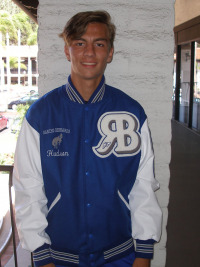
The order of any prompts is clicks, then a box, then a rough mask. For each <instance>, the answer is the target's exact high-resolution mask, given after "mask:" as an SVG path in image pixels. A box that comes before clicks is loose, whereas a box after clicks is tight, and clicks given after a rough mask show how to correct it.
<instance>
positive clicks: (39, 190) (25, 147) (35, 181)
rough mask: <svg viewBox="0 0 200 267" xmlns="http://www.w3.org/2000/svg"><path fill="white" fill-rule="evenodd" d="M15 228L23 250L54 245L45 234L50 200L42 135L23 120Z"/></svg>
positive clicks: (18, 149) (16, 176)
mask: <svg viewBox="0 0 200 267" xmlns="http://www.w3.org/2000/svg"><path fill="white" fill-rule="evenodd" d="M13 185H14V189H15V210H16V224H17V228H18V233H19V237H20V241H21V245H22V247H23V248H24V249H27V250H29V251H34V250H35V249H37V248H38V247H40V246H42V245H44V244H45V243H46V244H51V241H50V238H49V236H48V235H47V234H46V233H45V228H46V227H47V224H48V223H47V220H46V216H47V213H48V209H47V198H46V196H45V192H44V183H43V177H42V168H41V160H40V143H39V133H38V132H37V131H36V130H35V129H34V128H33V127H31V125H30V124H29V123H28V122H27V120H26V119H24V121H23V124H22V128H21V132H20V135H19V137H18V141H17V146H16V152H15V163H14V171H13Z"/></svg>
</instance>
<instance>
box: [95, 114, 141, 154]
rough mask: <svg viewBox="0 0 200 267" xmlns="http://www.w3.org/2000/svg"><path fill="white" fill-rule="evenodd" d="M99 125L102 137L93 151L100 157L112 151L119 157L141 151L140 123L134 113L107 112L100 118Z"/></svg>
mask: <svg viewBox="0 0 200 267" xmlns="http://www.w3.org/2000/svg"><path fill="white" fill-rule="evenodd" d="M97 127H98V131H99V133H100V134H101V136H102V138H101V139H100V141H99V143H98V145H97V146H94V147H93V151H94V153H95V154H96V155H97V156H98V157H101V158H105V157H108V156H110V155H111V154H112V153H113V154H114V155H115V156H117V157H127V156H133V155H136V154H137V153H139V151H140V146H141V137H140V133H139V132H138V130H139V127H140V125H139V121H138V119H137V117H136V116H135V115H134V114H132V113H129V112H124V111H121V112H120V111H119V112H106V113H104V114H103V115H102V116H101V117H100V118H99V120H98V125H97Z"/></svg>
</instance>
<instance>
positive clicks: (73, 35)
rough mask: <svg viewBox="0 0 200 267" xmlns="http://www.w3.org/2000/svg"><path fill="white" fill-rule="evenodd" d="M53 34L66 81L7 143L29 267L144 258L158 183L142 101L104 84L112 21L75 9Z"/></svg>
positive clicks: (154, 223) (157, 214)
mask: <svg viewBox="0 0 200 267" xmlns="http://www.w3.org/2000/svg"><path fill="white" fill-rule="evenodd" d="M61 37H63V39H64V41H65V54H66V57H67V59H68V61H70V63H71V75H70V76H69V79H68V83H67V84H65V85H63V86H61V87H59V88H57V89H55V90H53V91H51V92H49V93H48V94H46V95H45V96H43V97H42V98H40V99H39V100H38V101H37V102H35V103H34V104H33V105H32V106H31V107H30V109H29V110H28V112H27V114H26V118H25V120H24V122H23V125H22V129H21V133H20V136H19V139H18V144H17V148H16V154H15V168H14V186H15V192H16V220H17V226H18V231H19V236H20V240H21V244H22V246H23V247H24V248H25V249H28V250H30V251H34V253H33V255H34V262H35V265H36V266H48V267H53V266H55V265H56V266H80V267H89V266H96V267H98V266H104V267H114V266H115V267H131V266H133V267H148V266H150V259H151V258H152V256H153V244H154V243H155V242H156V241H158V240H159V238H160V232H161V211H160V208H159V206H158V203H157V200H156V197H155V194H154V191H155V190H156V189H157V188H158V183H157V182H156V180H155V179H154V174H153V158H154V156H153V152H152V144H151V139H150V134H149V130H148V126H147V118H146V115H145V112H144V110H143V108H142V107H141V106H140V105H139V104H138V103H137V102H136V101H135V100H133V99H132V98H130V97H129V96H127V95H126V94H124V93H123V92H122V91H120V90H118V89H115V88H113V87H111V86H108V85H107V84H105V78H104V71H105V68H106V65H107V63H110V62H111V61H112V57H113V51H114V48H113V41H114V37H115V26H114V25H113V24H112V22H111V19H110V15H109V14H108V13H107V12H103V11H93V12H81V13H78V14H76V15H75V16H74V17H72V18H71V19H70V20H69V21H68V23H67V25H66V27H65V28H64V31H63V33H62V34H61ZM133 239H135V240H136V249H134V243H133Z"/></svg>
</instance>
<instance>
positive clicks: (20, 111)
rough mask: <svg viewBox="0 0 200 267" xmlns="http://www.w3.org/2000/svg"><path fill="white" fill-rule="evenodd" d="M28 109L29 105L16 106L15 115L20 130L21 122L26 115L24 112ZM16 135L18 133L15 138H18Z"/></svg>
mask: <svg viewBox="0 0 200 267" xmlns="http://www.w3.org/2000/svg"><path fill="white" fill-rule="evenodd" d="M29 107H30V104H26V105H22V104H20V105H18V106H17V114H18V115H17V117H18V118H19V119H20V121H19V125H20V127H19V128H21V125H22V121H23V119H24V116H25V115H26V112H27V110H28V109H29ZM18 135H19V131H17V133H16V137H18Z"/></svg>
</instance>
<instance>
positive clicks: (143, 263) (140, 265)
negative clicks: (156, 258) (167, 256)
mask: <svg viewBox="0 0 200 267" xmlns="http://www.w3.org/2000/svg"><path fill="white" fill-rule="evenodd" d="M132 267H150V260H149V259H142V258H136V259H135V261H134V263H133V265H132Z"/></svg>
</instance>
